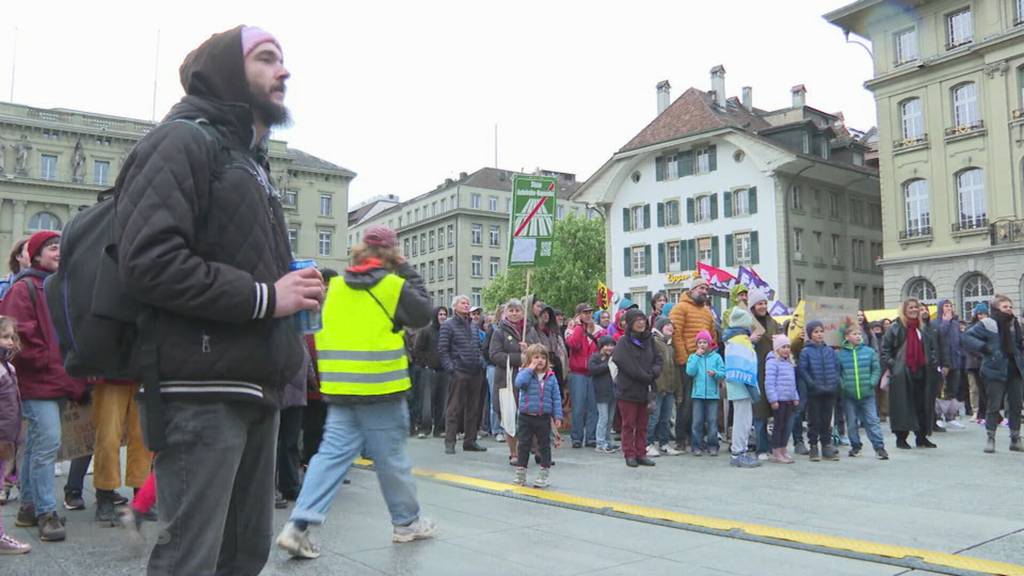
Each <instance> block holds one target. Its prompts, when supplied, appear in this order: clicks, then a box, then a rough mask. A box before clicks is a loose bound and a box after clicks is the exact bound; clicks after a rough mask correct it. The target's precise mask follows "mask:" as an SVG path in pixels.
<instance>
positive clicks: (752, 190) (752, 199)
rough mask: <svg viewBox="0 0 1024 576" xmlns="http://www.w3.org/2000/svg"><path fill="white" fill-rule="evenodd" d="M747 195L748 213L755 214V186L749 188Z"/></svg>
mask: <svg viewBox="0 0 1024 576" xmlns="http://www.w3.org/2000/svg"><path fill="white" fill-rule="evenodd" d="M747 193H748V194H750V213H751V214H757V186H751V187H750V190H748V191H747Z"/></svg>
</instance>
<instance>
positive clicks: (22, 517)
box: [14, 504, 39, 528]
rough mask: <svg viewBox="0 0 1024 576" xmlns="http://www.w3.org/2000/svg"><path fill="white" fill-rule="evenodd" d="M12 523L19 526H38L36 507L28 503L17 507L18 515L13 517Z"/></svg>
mask: <svg viewBox="0 0 1024 576" xmlns="http://www.w3.org/2000/svg"><path fill="white" fill-rule="evenodd" d="M14 525H15V526H17V527H19V528H32V527H33V526H38V525H39V518H37V517H36V507H35V506H33V505H31V504H29V505H27V506H22V507H21V508H18V515H17V516H16V517H15V518H14Z"/></svg>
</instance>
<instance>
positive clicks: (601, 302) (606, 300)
mask: <svg viewBox="0 0 1024 576" xmlns="http://www.w3.org/2000/svg"><path fill="white" fill-rule="evenodd" d="M614 295H615V293H614V292H612V291H611V290H609V289H608V287H607V286H605V284H604V282H598V283H597V307H598V308H600V309H601V310H607V309H609V308H611V305H612V296H614Z"/></svg>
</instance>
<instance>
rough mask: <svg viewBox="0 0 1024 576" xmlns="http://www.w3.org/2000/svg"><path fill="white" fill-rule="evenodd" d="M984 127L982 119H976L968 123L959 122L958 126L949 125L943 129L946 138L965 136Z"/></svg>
mask: <svg viewBox="0 0 1024 576" xmlns="http://www.w3.org/2000/svg"><path fill="white" fill-rule="evenodd" d="M984 129H985V121H984V120H976V121H974V122H972V123H970V124H960V125H959V126H950V127H949V128H946V130H945V131H944V135H945V137H946V138H955V137H957V136H966V135H968V134H974V133H975V132H981V131H982V130H984Z"/></svg>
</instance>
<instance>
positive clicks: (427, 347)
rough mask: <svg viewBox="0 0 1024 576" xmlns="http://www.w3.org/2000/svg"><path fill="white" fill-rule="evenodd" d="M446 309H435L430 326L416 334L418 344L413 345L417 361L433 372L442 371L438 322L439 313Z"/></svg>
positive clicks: (439, 307) (439, 326)
mask: <svg viewBox="0 0 1024 576" xmlns="http://www.w3.org/2000/svg"><path fill="white" fill-rule="evenodd" d="M442 308H444V307H443V306H438V307H436V308H434V312H433V314H434V315H433V316H431V318H430V325H428V326H427V327H426V328H423V329H422V330H420V331H419V332H416V343H415V344H414V345H413V352H414V355H415V356H416V359H417V360H418V361H419V362H420V363H421V365H422V366H426V367H427V368H430V369H432V370H441V369H442V367H441V355H440V354H439V353H438V350H437V343H438V335H439V333H440V332H441V324H440V322H438V321H437V313H438V312H439V311H440V310H441V309H442Z"/></svg>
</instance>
